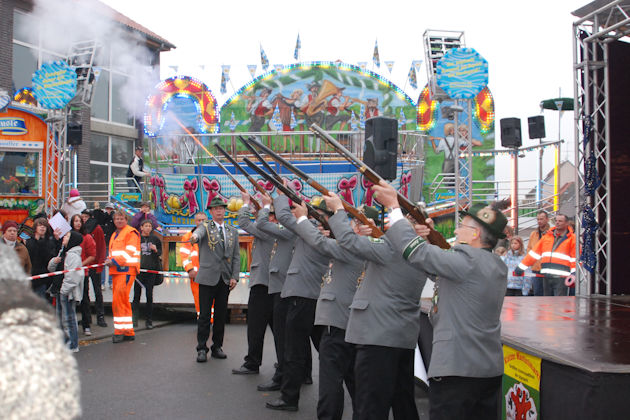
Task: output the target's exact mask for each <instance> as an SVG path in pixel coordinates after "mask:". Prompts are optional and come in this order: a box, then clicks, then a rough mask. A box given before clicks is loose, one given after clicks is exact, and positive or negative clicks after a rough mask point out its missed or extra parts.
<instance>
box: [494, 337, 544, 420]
mask: <svg viewBox="0 0 630 420" xmlns="http://www.w3.org/2000/svg"><path fill="white" fill-rule="evenodd" d="M503 364H504V373H503V418H504V419H507V420H512V419H514V420H516V419H532V420H533V419H537V418H539V413H540V412H539V410H540V372H541V370H540V365H541V360H540V358H538V357H536V356H531V355H529V354H527V353H523V352H521V351H518V350H515V349H513V348H512V347H508V346H505V345H504V346H503Z"/></svg>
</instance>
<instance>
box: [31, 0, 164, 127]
mask: <svg viewBox="0 0 630 420" xmlns="http://www.w3.org/2000/svg"><path fill="white" fill-rule="evenodd" d="M115 13H116V12H114V11H112V9H110V8H109V7H107V6H105V5H104V4H103V3H101V2H99V1H98V0H36V1H35V4H34V7H33V12H32V16H33V17H35V18H36V19H37V20H38V21H39V24H40V31H41V32H40V33H41V35H40V36H41V39H42V45H43V46H44V47H45V48H46V49H50V50H52V51H56V52H60V53H63V54H64V55H65V54H68V53H69V52H70V48H71V47H72V45H73V44H75V43H76V42H80V41H92V40H93V41H97V42H98V43H100V44H101V45H102V46H104V49H103V50H102V56H104V57H105V58H106V60H107V61H106V62H105V63H102V62H101V63H98V62H97V63H95V65H96V66H99V67H104V68H107V69H113V71H115V72H119V73H122V74H124V75H126V76H128V77H127V78H126V79H127V83H125V84H123V85H122V86H114V88H116V89H119V92H117V93H118V95H119V97H120V98H121V101H122V105H123V107H124V108H125V109H126V110H127V112H129V113H130V114H131V115H133V116H134V118H136V119H140V120H141V119H142V116H143V114H144V105H145V101H146V98H147V96H148V95H149V94H150V93H151V91H152V90H153V88H154V87H155V85H156V84H157V83H158V82H159V71H158V68H157V66H152V65H151V63H152V60H154V56H153V53H152V52H151V51H150V50H149V49H148V48H147V47H146V44H145V41H144V39H143V35H142V34H140V33H138V32H137V31H133V30H131V29H130V28H128V27H127V26H125V25H123V24H121V23H120V22H118V21H117V20H116V16H115ZM109 57H111V59H110V58H109ZM101 61H102V60H101Z"/></svg>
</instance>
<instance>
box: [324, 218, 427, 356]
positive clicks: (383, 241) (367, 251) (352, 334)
mask: <svg viewBox="0 0 630 420" xmlns="http://www.w3.org/2000/svg"><path fill="white" fill-rule="evenodd" d="M328 224H330V228H331V229H332V231H333V233H334V234H335V238H337V242H338V243H339V245H340V246H341V247H342V248H344V249H346V250H348V251H350V252H352V253H353V254H356V255H358V256H359V257H361V258H365V259H366V260H367V261H368V264H367V268H366V271H365V277H364V279H363V281H362V282H361V284H360V285H359V287H358V289H357V291H356V293H355V294H354V299H353V300H352V305H350V319H349V320H348V328H347V330H346V341H347V342H349V343H354V344H367V345H376V346H386V347H396V348H403V349H414V348H415V347H416V344H417V342H418V334H419V332H420V323H419V321H418V320H419V318H420V296H421V294H422V289H423V287H424V283H425V282H426V280H427V275H426V273H425V272H424V271H422V270H418V269H416V268H413V267H412V266H410V265H409V264H407V263H406V262H405V260H403V258H402V255H401V253H400V252H398V251H395V250H394V248H393V247H392V245H391V244H390V242H389V240H388V239H387V238H385V237H383V238H379V239H372V238H368V237H365V236H359V235H357V234H355V233H354V232H353V231H352V228H351V227H350V223H349V221H348V216H347V215H346V212H345V211H343V210H340V211H337V213H335V214H334V215H333V216H332V217H331V218H329V219H328Z"/></svg>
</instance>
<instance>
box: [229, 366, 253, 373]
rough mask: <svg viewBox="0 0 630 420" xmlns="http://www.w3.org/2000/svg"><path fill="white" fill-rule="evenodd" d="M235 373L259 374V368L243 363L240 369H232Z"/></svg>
mask: <svg viewBox="0 0 630 420" xmlns="http://www.w3.org/2000/svg"><path fill="white" fill-rule="evenodd" d="M232 373H233V374H234V375H258V369H250V368H248V367H247V366H245V365H243V366H241V367H240V368H238V369H232Z"/></svg>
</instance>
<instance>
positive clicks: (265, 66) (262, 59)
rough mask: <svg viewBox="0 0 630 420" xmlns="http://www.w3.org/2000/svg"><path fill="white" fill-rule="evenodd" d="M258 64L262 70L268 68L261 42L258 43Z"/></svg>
mask: <svg viewBox="0 0 630 420" xmlns="http://www.w3.org/2000/svg"><path fill="white" fill-rule="evenodd" d="M260 65H261V66H262V68H263V70H264V71H267V68H269V59H268V58H267V54H265V50H263V47H262V44H260Z"/></svg>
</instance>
